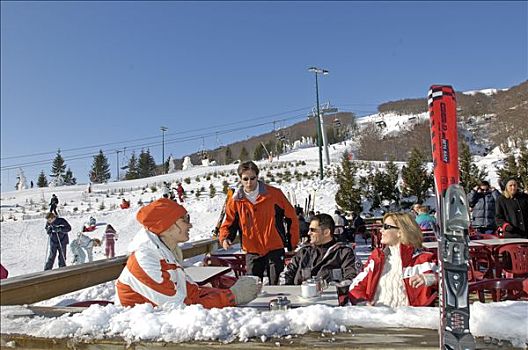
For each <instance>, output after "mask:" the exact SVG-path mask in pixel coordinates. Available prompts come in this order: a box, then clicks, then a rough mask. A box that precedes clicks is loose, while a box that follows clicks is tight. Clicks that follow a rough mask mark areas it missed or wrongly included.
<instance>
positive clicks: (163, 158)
mask: <svg viewBox="0 0 528 350" xmlns="http://www.w3.org/2000/svg"><path fill="white" fill-rule="evenodd" d="M168 129H169V128H167V127H166V126H162V127H160V130H161V169H162V174H165V131H167V130H168Z"/></svg>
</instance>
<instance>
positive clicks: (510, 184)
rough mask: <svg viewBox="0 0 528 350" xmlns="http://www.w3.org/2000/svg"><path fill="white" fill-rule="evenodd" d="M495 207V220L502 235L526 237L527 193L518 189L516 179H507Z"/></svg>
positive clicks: (527, 228) (527, 232)
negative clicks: (501, 230)
mask: <svg viewBox="0 0 528 350" xmlns="http://www.w3.org/2000/svg"><path fill="white" fill-rule="evenodd" d="M495 209H496V212H495V220H496V221H497V225H498V226H500V227H502V229H503V232H504V237H506V238H528V194H526V193H523V192H522V191H520V190H519V183H518V182H517V180H516V179H514V178H511V179H508V181H507V182H506V186H505V189H504V192H503V193H502V196H500V197H499V198H498V199H497V206H496V208H495Z"/></svg>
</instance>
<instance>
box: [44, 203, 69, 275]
mask: <svg viewBox="0 0 528 350" xmlns="http://www.w3.org/2000/svg"><path fill="white" fill-rule="evenodd" d="M46 220H47V223H46V232H47V233H48V236H49V239H48V240H49V256H48V260H47V261H46V265H45V266H44V270H51V269H52V268H53V263H54V262H55V256H56V255H57V252H58V253H59V267H63V266H66V247H67V246H68V243H70V240H69V238H68V232H70V231H71V226H70V224H69V223H68V221H66V220H65V219H63V218H59V217H57V216H56V215H55V214H54V213H48V215H46Z"/></svg>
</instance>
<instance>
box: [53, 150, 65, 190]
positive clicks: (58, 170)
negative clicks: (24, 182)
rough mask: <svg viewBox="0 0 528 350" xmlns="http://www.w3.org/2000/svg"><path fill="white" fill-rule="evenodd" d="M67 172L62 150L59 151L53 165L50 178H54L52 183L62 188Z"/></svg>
mask: <svg viewBox="0 0 528 350" xmlns="http://www.w3.org/2000/svg"><path fill="white" fill-rule="evenodd" d="M65 171H66V164H64V158H62V156H61V154H60V149H59V150H58V151H57V155H56V156H55V159H53V164H52V165H51V174H50V177H52V178H53V180H52V182H53V184H54V185H55V186H62V185H63V184H64V175H65Z"/></svg>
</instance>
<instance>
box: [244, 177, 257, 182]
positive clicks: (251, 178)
mask: <svg viewBox="0 0 528 350" xmlns="http://www.w3.org/2000/svg"><path fill="white" fill-rule="evenodd" d="M256 178H257V177H256V176H251V177H247V176H244V177H243V178H242V181H249V180H251V181H253V180H255V179H256Z"/></svg>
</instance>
